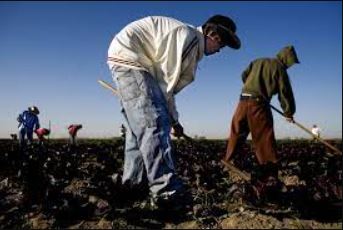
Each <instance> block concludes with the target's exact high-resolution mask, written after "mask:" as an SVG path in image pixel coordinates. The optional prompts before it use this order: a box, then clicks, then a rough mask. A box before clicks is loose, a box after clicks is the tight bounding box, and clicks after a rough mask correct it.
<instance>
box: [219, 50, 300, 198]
mask: <svg viewBox="0 0 343 230" xmlns="http://www.w3.org/2000/svg"><path fill="white" fill-rule="evenodd" d="M295 63H299V61H298V58H297V55H296V52H295V49H294V47H293V46H287V47H285V48H283V49H282V50H281V51H280V52H279V53H278V54H277V57H276V58H260V59H257V60H255V61H253V62H251V63H250V65H249V66H248V68H247V69H246V70H245V71H244V72H243V74H242V80H243V83H244V86H243V89H242V93H241V95H240V101H239V103H238V106H237V108H236V111H235V114H234V116H233V118H232V124H231V134H230V137H229V141H228V145H227V150H226V155H225V157H224V159H223V160H224V161H226V162H228V161H230V160H231V159H232V157H233V156H234V155H235V154H236V153H238V152H239V151H241V149H242V148H241V147H242V145H243V144H244V142H245V141H246V138H247V137H248V135H249V133H250V132H251V137H252V142H253V145H254V147H255V149H256V158H257V161H258V162H257V163H258V167H257V169H256V170H253V171H252V175H251V182H252V184H253V185H254V186H255V188H256V191H257V193H258V194H257V195H259V196H263V194H265V195H266V194H267V193H268V192H267V191H268V190H269V191H273V189H275V188H277V187H278V186H279V185H281V184H280V183H279V182H280V181H279V180H278V159H277V156H276V141H275V136H274V128H273V116H272V111H271V108H270V106H269V103H270V100H271V99H272V97H273V95H275V94H278V99H279V102H280V104H281V107H282V109H283V112H284V115H285V116H286V117H287V118H286V120H287V121H289V122H293V114H294V113H295V100H294V97H293V91H292V87H291V84H290V80H289V77H288V74H287V69H288V68H289V67H291V66H292V65H293V64H295ZM268 194H269V193H268Z"/></svg>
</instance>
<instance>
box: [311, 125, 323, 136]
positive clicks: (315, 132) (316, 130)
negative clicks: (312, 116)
mask: <svg viewBox="0 0 343 230" xmlns="http://www.w3.org/2000/svg"><path fill="white" fill-rule="evenodd" d="M311 131H312V134H313V135H315V136H316V137H318V138H320V131H321V130H320V128H319V127H318V126H317V125H313V126H312V130H311ZM313 139H316V138H314V137H313Z"/></svg>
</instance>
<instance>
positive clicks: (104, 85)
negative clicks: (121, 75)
mask: <svg viewBox="0 0 343 230" xmlns="http://www.w3.org/2000/svg"><path fill="white" fill-rule="evenodd" d="M98 82H99V83H100V85H102V86H103V87H104V88H106V89H109V90H111V91H112V93H113V94H115V95H117V96H118V91H117V90H116V89H115V88H114V87H113V86H112V85H110V84H109V83H107V82H105V81H103V80H98Z"/></svg>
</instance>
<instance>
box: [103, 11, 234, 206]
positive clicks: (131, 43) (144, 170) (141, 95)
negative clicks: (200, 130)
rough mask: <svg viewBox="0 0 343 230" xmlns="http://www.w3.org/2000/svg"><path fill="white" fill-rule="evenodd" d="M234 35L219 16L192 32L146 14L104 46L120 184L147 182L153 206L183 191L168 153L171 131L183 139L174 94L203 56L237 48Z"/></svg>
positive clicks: (230, 24) (175, 22)
mask: <svg viewBox="0 0 343 230" xmlns="http://www.w3.org/2000/svg"><path fill="white" fill-rule="evenodd" d="M235 32H236V25H235V23H234V22H233V21H232V20H231V19H230V18H229V17H226V16H222V15H215V16H213V17H211V18H210V19H209V20H207V22H206V23H205V24H204V25H203V26H201V27H198V28H196V27H193V26H191V25H188V24H185V23H183V22H180V21H178V20H176V19H173V18H168V17H163V16H152V17H146V18H143V19H140V20H137V21H134V22H132V23H130V24H128V25H127V26H126V27H125V28H124V29H122V30H121V31H120V32H119V33H118V34H117V35H116V36H115V37H114V38H113V40H112V42H111V44H110V47H109V50H108V65H109V68H110V70H111V72H112V76H113V80H114V81H115V83H116V85H117V89H118V91H119V95H120V99H121V100H120V101H121V105H122V107H123V110H122V111H123V115H124V118H125V122H126V128H127V132H126V143H125V159H124V172H123V177H122V183H123V184H126V185H129V187H130V188H134V187H137V185H140V184H141V183H142V182H143V180H144V179H145V178H147V180H148V184H149V189H150V193H151V195H152V198H153V199H152V200H153V201H155V203H156V204H157V206H162V205H159V204H163V203H166V202H165V201H168V202H167V203H172V200H173V198H175V197H178V196H179V195H180V194H182V191H184V186H183V184H182V182H181V181H180V179H179V178H178V177H177V176H176V173H175V167H174V162H173V157H172V150H171V138H170V132H171V130H173V132H172V133H173V135H174V136H176V137H180V136H182V135H183V127H182V125H181V124H180V123H179V116H178V112H177V110H176V106H175V100H174V95H175V94H177V93H178V92H180V90H181V89H183V88H184V87H185V86H186V85H188V84H189V83H191V82H192V81H193V80H194V77H195V72H196V68H197V64H198V62H199V61H200V60H201V59H202V57H203V55H204V54H205V55H206V56H209V55H212V54H214V53H216V52H219V51H220V50H221V49H222V48H224V47H225V46H229V47H231V48H233V49H239V48H240V40H239V38H238V37H237V36H236V34H235Z"/></svg>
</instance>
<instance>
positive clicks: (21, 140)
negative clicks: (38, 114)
mask: <svg viewBox="0 0 343 230" xmlns="http://www.w3.org/2000/svg"><path fill="white" fill-rule="evenodd" d="M25 135H26V136H27V141H28V144H31V143H32V142H33V130H32V129H28V128H26V127H20V128H19V131H18V139H19V144H20V145H23V146H24V145H26V141H25Z"/></svg>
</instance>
